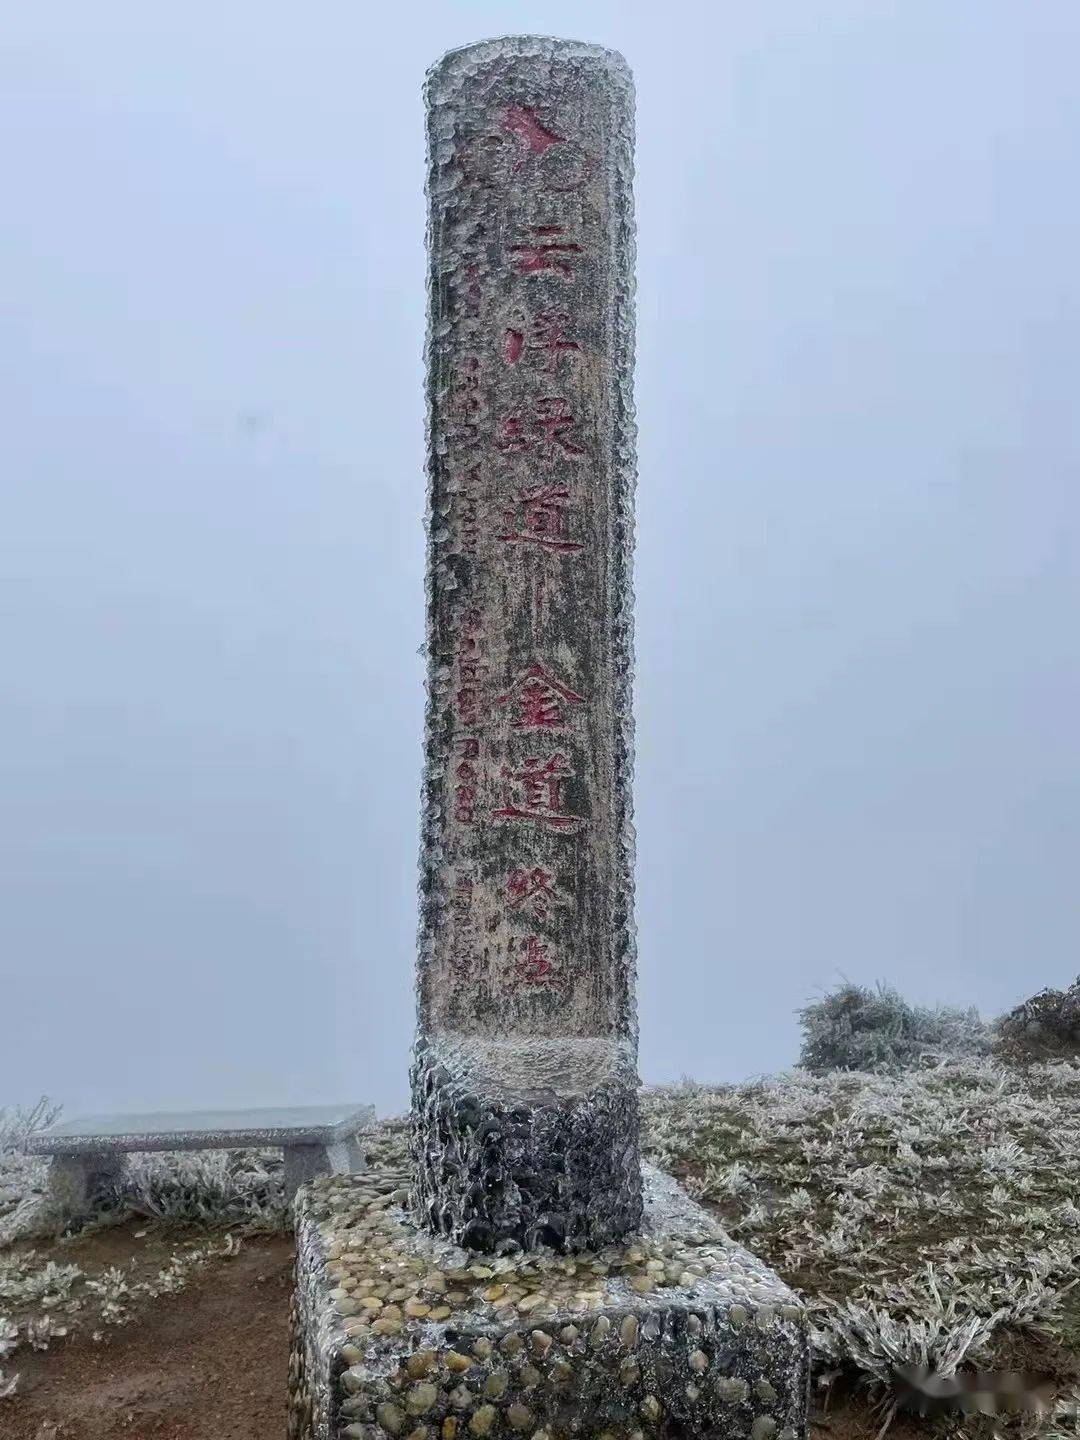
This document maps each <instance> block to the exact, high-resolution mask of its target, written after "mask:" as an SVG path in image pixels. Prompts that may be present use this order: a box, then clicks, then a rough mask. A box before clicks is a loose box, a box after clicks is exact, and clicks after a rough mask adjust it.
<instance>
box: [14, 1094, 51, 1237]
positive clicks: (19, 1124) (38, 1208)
mask: <svg viewBox="0 0 1080 1440" xmlns="http://www.w3.org/2000/svg"><path fill="white" fill-rule="evenodd" d="M59 1114H60V1107H59V1105H52V1104H50V1103H49V1101H48V1100H45V1099H41V1100H39V1101H38V1103H37V1104H36V1105H33V1106H31V1107H30V1109H29V1110H22V1109H19V1108H15V1109H14V1110H9V1109H6V1108H5V1109H0V1246H3V1245H9V1244H10V1243H11V1242H12V1241H13V1240H15V1239H18V1238H21V1237H23V1236H26V1235H30V1234H33V1233H34V1232H35V1230H37V1229H40V1228H41V1226H42V1224H43V1221H44V1219H45V1215H44V1211H45V1204H44V1196H45V1182H46V1177H47V1174H48V1164H47V1162H46V1161H44V1160H39V1159H38V1158H37V1156H33V1155H27V1154H26V1153H25V1151H24V1149H23V1147H24V1146H25V1144H26V1142H27V1140H28V1139H29V1138H30V1136H31V1135H36V1134H37V1133H38V1131H40V1130H47V1129H48V1127H49V1126H50V1125H52V1124H53V1122H54V1121H55V1120H56V1118H57V1116H58V1115H59Z"/></svg>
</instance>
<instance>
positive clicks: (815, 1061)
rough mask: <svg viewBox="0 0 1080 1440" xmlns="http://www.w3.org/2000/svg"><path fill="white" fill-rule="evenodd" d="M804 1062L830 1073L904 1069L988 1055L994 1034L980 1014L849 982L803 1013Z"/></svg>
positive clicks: (816, 1070) (801, 1061)
mask: <svg viewBox="0 0 1080 1440" xmlns="http://www.w3.org/2000/svg"><path fill="white" fill-rule="evenodd" d="M798 1013H799V1021H800V1024H801V1026H802V1032H803V1039H802V1049H801V1052H800V1055H799V1064H800V1065H802V1066H803V1068H804V1069H807V1070H810V1071H813V1072H814V1073H815V1074H821V1073H824V1072H825V1071H828V1070H890V1069H891V1070H900V1069H905V1068H907V1067H908V1066H912V1065H918V1064H920V1063H922V1062H923V1061H925V1060H927V1059H943V1058H946V1057H949V1056H962V1055H972V1056H974V1055H985V1054H987V1053H988V1051H989V1049H990V1046H991V1043H992V1039H993V1034H992V1031H991V1029H990V1027H989V1026H987V1025H986V1023H985V1022H984V1021H983V1020H982V1019H981V1018H980V1016H979V1012H978V1011H977V1010H976V1009H974V1008H972V1009H970V1010H959V1009H953V1008H950V1007H948V1006H938V1007H935V1008H928V1007H926V1006H921V1005H909V1004H908V1003H907V1001H906V1000H905V999H904V998H903V996H902V995H900V994H898V992H897V991H896V990H894V989H892V988H891V987H890V986H888V985H884V984H879V985H878V987H877V989H876V990H870V989H867V988H866V987H865V986H862V985H853V984H851V983H849V982H845V983H844V984H842V985H839V986H837V988H836V989H835V990H833V991H832V992H831V993H830V994H828V995H826V996H825V997H824V998H823V999H821V1000H817V1001H815V1002H814V1003H813V1004H811V1005H806V1006H804V1007H803V1008H802V1009H801V1010H800V1011H799V1012H798Z"/></svg>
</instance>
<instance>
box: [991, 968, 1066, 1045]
mask: <svg viewBox="0 0 1080 1440" xmlns="http://www.w3.org/2000/svg"><path fill="white" fill-rule="evenodd" d="M995 1029H996V1032H997V1045H998V1049H999V1051H1000V1052H1001V1054H1002V1055H1003V1057H1005V1058H1015V1059H1017V1060H1024V1059H1028V1058H1031V1059H1047V1060H1048V1059H1052V1058H1053V1057H1054V1056H1057V1055H1061V1056H1064V1055H1077V1054H1080V976H1078V977H1077V978H1076V979H1075V980H1074V981H1073V983H1072V984H1071V985H1070V986H1069V988H1068V989H1067V990H1051V989H1047V990H1040V991H1039V993H1038V994H1037V995H1032V996H1031V997H1030V999H1028V1000H1025V1001H1024V1003H1023V1004H1022V1005H1018V1006H1017V1007H1016V1009H1015V1010H1010V1011H1009V1013H1008V1014H1007V1015H1003V1016H1002V1017H1001V1019H1000V1020H998V1022H997V1024H996V1026H995Z"/></svg>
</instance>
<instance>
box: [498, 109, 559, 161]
mask: <svg viewBox="0 0 1080 1440" xmlns="http://www.w3.org/2000/svg"><path fill="white" fill-rule="evenodd" d="M503 125H504V126H505V127H506V129H507V130H512V131H513V132H514V134H515V135H516V136H517V137H518V139H519V140H520V141H521V142H522V147H523V148H522V153H521V157H520V159H519V160H518V162H517V164H516V165H515V166H514V169H515V170H520V169H521V167H522V165H524V164H525V161H526V160H527V159H528V158H529V156H530V155H543V154H544V153H545V151H547V150H550V149H551V147H552V145H561V144H562V143H563V137H562V136H561V135H556V134H555V132H554V130H549V129H548V128H547V127H546V126H545V125H542V124H541V123H540V121H539V120H538V119H537V118H536V112H535V111H533V110H528V109H526V107H525V106H524V105H511V106H509V108H508V109H507V111H506V118H505V119H504V120H503Z"/></svg>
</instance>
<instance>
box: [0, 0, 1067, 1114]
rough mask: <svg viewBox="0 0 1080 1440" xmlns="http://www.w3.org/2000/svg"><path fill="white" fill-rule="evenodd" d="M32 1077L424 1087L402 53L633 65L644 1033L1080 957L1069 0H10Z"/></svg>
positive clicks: (285, 1098)
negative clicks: (830, 995) (541, 37)
mask: <svg viewBox="0 0 1080 1440" xmlns="http://www.w3.org/2000/svg"><path fill="white" fill-rule="evenodd" d="M3 31H4V36H3V40H2V42H0V43H2V45H3V47H4V54H3V61H2V67H3V68H2V75H0V92H2V94H3V96H4V98H3V100H2V101H0V105H2V107H3V111H4V118H3V125H2V127H0V133H2V135H3V140H2V142H0V143H2V146H3V149H4V152H5V155H4V164H3V174H4V181H3V188H2V194H0V213H2V217H3V219H2V224H0V293H2V306H0V371H2V373H3V376H4V380H3V384H2V386H0V416H2V422H3V423H2V435H3V449H4V462H3V491H4V495H3V523H2V527H0V547H2V572H3V589H2V597H0V599H2V605H3V633H4V647H3V648H4V665H3V680H4V684H3V691H4V704H3V707H2V711H0V764H2V770H3V794H4V799H3V804H2V807H0V832H2V856H0V884H2V887H3V898H2V906H0V1104H3V1103H15V1102H26V1101H29V1100H32V1099H34V1098H35V1097H36V1096H37V1095H38V1094H39V1093H41V1092H43V1091H45V1092H48V1093H49V1094H50V1095H52V1096H53V1097H54V1098H55V1099H57V1100H61V1101H63V1102H64V1104H65V1107H66V1109H67V1110H68V1113H69V1114H75V1113H77V1112H79V1111H80V1110H81V1111H85V1110H91V1109H101V1108H106V1107H108V1108H121V1109H123V1108H126V1109H135V1108H142V1109H146V1108H153V1107H160V1108H167V1107H179V1106H183V1105H185V1104H192V1103H202V1104H215V1103H220V1104H259V1103H262V1104H270V1103H275V1102H278V1101H281V1102H293V1103H299V1102H304V1101H317V1100H324V1099H325V1100H338V1099H342V1100H344V1099H352V1098H356V1099H360V1100H372V1101H374V1102H375V1103H376V1104H377V1105H378V1106H379V1108H380V1109H381V1110H382V1111H384V1112H386V1111H389V1110H393V1109H396V1108H398V1107H400V1106H401V1105H402V1104H403V1103H404V1099H405V1077H406V1067H407V1058H408V1047H409V1043H410V1040H411V1034H412V1023H413V1004H412V968H413V951H414V940H415V908H416V903H415V886H416V851H417V843H418V800H419V767H420V727H421V721H422V713H423V695H422V683H423V682H422V662H421V659H420V656H419V654H418V650H419V648H420V647H421V645H422V641H423V599H422V583H423V582H422V566H423V532H422V517H423V508H424V480H423V468H422V467H423V403H422V392H421V379H422V361H421V347H422V336H423V324H424V257H423V226H424V201H423V167H424V155H423V126H422V110H421V100H420V85H421V82H422V79H423V74H424V70H425V68H426V67H427V65H428V64H429V63H431V62H432V61H433V60H434V59H436V58H437V57H438V55H439V54H441V52H442V51H443V50H445V49H447V48H449V47H451V46H454V45H458V44H463V43H466V42H468V41H471V40H476V39H481V38H486V37H488V36H491V35H496V34H501V33H506V32H520V31H531V32H536V31H541V32H545V33H555V34H561V35H567V36H571V37H574V38H579V39H584V40H593V41H598V42H601V43H604V44H608V45H611V46H614V47H616V48H618V49H620V50H621V51H623V53H624V54H625V55H626V57H627V58H628V60H629V62H630V64H631V66H632V67H633V69H634V72H635V76H636V81H637V87H638V149H637V161H638V180H637V207H638V225H639V263H638V282H639V310H638V342H639V359H638V372H637V373H638V383H637V403H638V413H639V423H640V445H639V461H640V464H639V472H640V479H639V491H638V511H637V516H638V549H637V570H636V589H637V671H636V714H637V723H638V754H637V778H636V817H637V827H638V837H639V840H638V872H637V874H638V901H637V911H638V921H639V939H640V979H639V1002H640V1011H641V1062H642V1072H643V1075H644V1077H645V1079H646V1080H648V1081H659V1080H663V1079H668V1078H678V1077H679V1076H680V1075H683V1074H688V1075H692V1076H694V1077H696V1078H699V1079H703V1080H725V1079H736V1078H739V1077H743V1076H746V1075H748V1074H751V1073H755V1072H759V1071H764V1070H773V1069H778V1068H783V1067H785V1066H787V1065H789V1064H791V1063H792V1062H793V1061H794V1060H795V1058H796V1056H797V1049H798V1026H797V1021H796V1018H795V1015H794V1011H795V1009H796V1007H797V1006H799V1005H800V1004H802V1003H804V1002H806V1001H807V1000H808V999H812V998H814V996H815V995H816V994H819V993H820V991H821V990H822V989H823V988H825V987H829V986H831V985H832V984H834V983H835V982H836V981H837V980H838V979H839V978H840V977H841V976H847V977H849V978H851V979H854V980H859V981H866V982H873V981H875V980H877V979H885V980H888V981H891V982H893V983H894V984H896V985H897V986H898V987H899V988H900V989H901V990H902V991H903V992H904V993H905V994H906V995H907V996H908V997H909V998H910V999H912V1000H916V1001H920V1002H932V1001H945V1002H950V1003H961V1004H977V1005H978V1006H979V1007H980V1008H981V1009H982V1010H983V1011H984V1012H985V1013H987V1014H994V1013H997V1012H999V1011H1000V1010H1002V1009H1004V1008H1006V1007H1008V1006H1010V1005H1011V1004H1013V1003H1015V1002H1016V1001H1018V1000H1019V999H1020V998H1022V997H1023V996H1025V995H1027V994H1029V993H1030V992H1031V991H1033V990H1035V989H1038V988H1039V987H1041V986H1043V985H1047V984H1058V985H1060V984H1062V983H1065V982H1067V981H1069V980H1070V979H1071V978H1072V977H1073V976H1074V975H1075V973H1076V972H1077V970H1078V969H1080V959H1078V951H1080V945H1078V941H1080V885H1078V884H1077V862H1078V840H1080V804H1078V802H1080V784H1078V781H1080V760H1078V752H1077V738H1076V737H1077V718H1078V704H1077V699H1078V696H1077V691H1078V673H1080V671H1078V661H1077V640H1076V630H1077V614H1078V611H1080V578H1078V570H1077V561H1076V555H1077V549H1076V546H1077V528H1078V526H1077V521H1078V516H1080V499H1078V494H1077V489H1078V462H1080V434H1078V420H1077V415H1078V410H1077V404H1076V389H1077V375H1078V364H1077V362H1078V350H1080V340H1078V333H1080V280H1078V268H1077V256H1078V255H1080V223H1078V221H1080V202H1078V200H1077V187H1076V179H1075V172H1076V155H1077V147H1078V141H1080V90H1078V87H1077V84H1076V57H1077V53H1078V52H1077V45H1078V41H1080V10H1078V9H1077V7H1076V6H1075V4H1073V3H1071V0H1060V3H1055V0H1043V3H1041V4H1039V5H1016V4H1015V3H1012V0H956V3H952V4H949V5H943V4H941V3H940V0H903V3H900V0H895V3H882V4H873V5H870V4H867V3H866V0H835V3H829V0H790V3H780V0H763V3H761V4H755V5H716V4H715V3H706V0H702V3H701V4H691V3H685V0H684V3H677V0H676V3H670V4H665V5H656V4H655V3H640V4H627V3H623V0H613V3H596V4H592V3H586V4H583V3H581V0H576V3H569V0H548V3H545V4H543V5H540V4H535V3H515V4H510V3H506V0H504V3H486V4H481V3H456V4H446V3H410V0H406V3H404V4H401V5H397V6H388V7H376V6H372V5H367V4H363V3H355V0H354V3H348V4H346V3H341V0H316V3H313V4H310V5H306V6H298V5H295V4H284V3H276V0H274V3H267V0H259V3H254V0H232V3H229V4H226V5H221V4H209V3H206V0H193V3H189V4H185V5H147V4H145V3H135V0H130V3H120V0H100V3H96V4H93V5H87V4H84V3H75V0H59V3H54V4H49V5H14V4H12V5H9V6H8V7H7V10H6V14H5V19H4V25H3Z"/></svg>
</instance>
